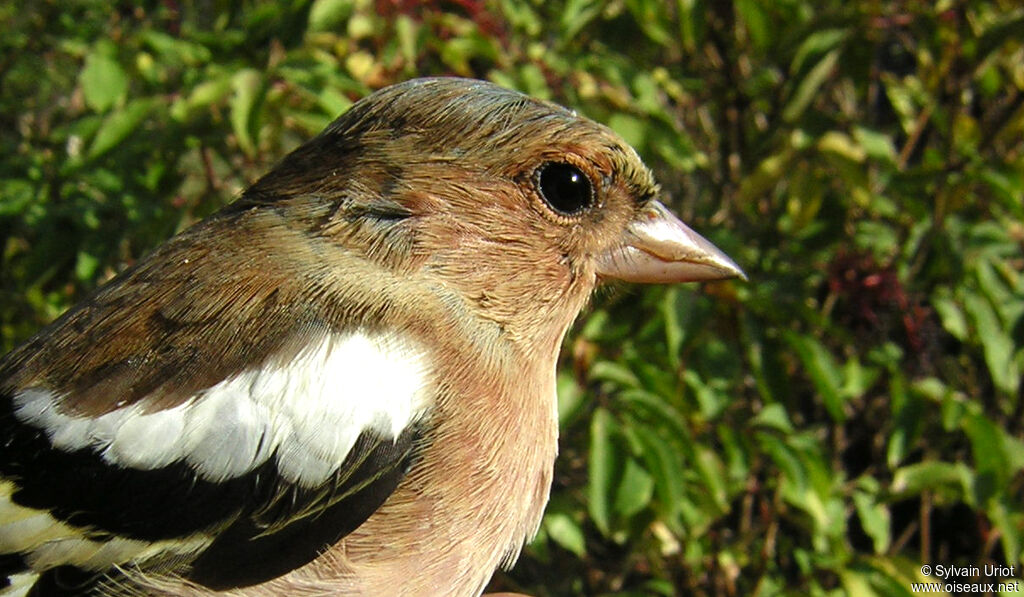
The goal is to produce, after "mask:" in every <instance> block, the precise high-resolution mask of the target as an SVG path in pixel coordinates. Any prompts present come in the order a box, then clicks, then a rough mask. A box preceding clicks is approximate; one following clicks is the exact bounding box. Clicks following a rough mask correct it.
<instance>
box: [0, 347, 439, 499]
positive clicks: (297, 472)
mask: <svg viewBox="0 0 1024 597" xmlns="http://www.w3.org/2000/svg"><path fill="white" fill-rule="evenodd" d="M269 361H270V363H274V359H269ZM429 365H430V363H429V361H428V359H427V355H426V353H425V352H424V351H423V350H421V349H420V348H418V347H417V346H415V345H414V344H413V343H412V342H411V341H410V340H408V339H406V338H401V337H398V336H396V335H392V334H385V335H370V334H366V333H354V334H345V335H339V334H333V335H332V334H327V335H324V336H323V337H321V338H318V339H314V340H313V341H311V342H310V344H309V346H308V347H307V348H305V349H304V350H303V351H301V352H300V353H299V354H298V356H296V357H295V358H294V359H292V360H291V361H289V362H287V363H283V364H265V365H263V366H262V367H259V368H253V369H247V370H245V371H242V372H241V373H239V374H237V375H235V376H233V377H230V378H228V379H225V380H224V381H222V382H220V383H218V384H217V385H215V386H212V387H210V388H207V389H206V390H203V391H202V392H199V393H197V394H196V395H195V396H193V397H192V398H191V399H189V400H188V401H186V402H184V403H182V404H181V405H179V406H177V407H175V408H170V409H166V410H161V411H156V412H146V404H145V403H146V401H145V400H142V401H140V402H139V403H136V404H133V405H131V406H128V407H125V408H121V409H118V410H115V411H111V412H109V413H107V414H105V415H102V416H99V417H81V416H75V415H68V414H65V413H64V412H61V409H60V406H59V405H60V398H59V397H58V396H55V395H54V394H53V393H51V392H50V391H49V390H45V389H42V388H28V389H25V390H22V391H20V392H19V393H18V394H17V395H16V396H15V400H14V403H15V415H16V416H17V418H18V419H19V420H20V421H21V422H22V423H26V424H29V425H32V426H34V427H37V428H41V429H44V430H45V431H46V432H47V434H48V436H49V438H50V441H51V443H52V444H53V445H54V447H56V448H59V449H63V450H68V451H71V450H78V449H82V448H87V447H88V448H92V449H93V450H96V451H97V452H99V453H102V454H103V458H104V459H105V460H106V461H107V462H109V463H110V464H113V465H119V466H124V467H129V468H135V469H143V470H149V469H157V468H161V467H164V466H167V465H169V464H172V463H174V462H178V461H185V462H188V463H189V464H190V465H191V466H192V467H193V468H194V469H195V470H196V471H197V473H198V474H199V476H200V477H202V478H204V479H206V480H209V481H214V482H218V481H223V480H225V479H230V478H234V477H238V476H240V475H243V474H245V473H248V472H250V471H252V470H253V469H254V468H256V467H257V466H259V465H261V464H263V463H264V462H266V461H267V460H268V459H269V458H271V456H273V457H274V458H275V461H276V465H277V468H278V470H279V471H280V473H281V475H282V476H283V477H284V478H285V479H286V480H288V481H291V482H294V483H298V484H300V485H303V486H306V487H313V486H316V485H319V484H321V483H323V482H324V481H326V480H327V479H328V478H329V477H330V476H331V475H332V474H333V473H334V471H335V470H337V468H338V467H339V466H340V465H341V463H342V462H343V461H344V460H345V457H346V455H348V453H349V451H350V450H351V449H352V446H353V445H354V444H355V442H356V439H357V438H358V437H359V435H360V434H361V433H363V432H364V431H372V432H374V433H376V434H377V435H379V436H381V437H385V438H390V439H395V438H397V437H398V436H399V435H400V434H401V433H402V431H403V430H404V429H406V428H407V427H409V426H410V425H411V424H413V423H415V422H416V421H417V420H418V419H420V418H421V417H422V416H423V415H424V414H425V413H426V411H427V410H428V409H429V408H430V406H431V405H432V392H431V391H430V387H429V386H430V380H429Z"/></svg>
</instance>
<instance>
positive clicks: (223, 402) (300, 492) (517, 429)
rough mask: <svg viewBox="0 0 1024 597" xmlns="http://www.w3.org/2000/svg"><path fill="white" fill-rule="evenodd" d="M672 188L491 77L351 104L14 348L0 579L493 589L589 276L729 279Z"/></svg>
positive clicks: (15, 582) (0, 368)
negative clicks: (675, 210) (210, 211)
mask: <svg viewBox="0 0 1024 597" xmlns="http://www.w3.org/2000/svg"><path fill="white" fill-rule="evenodd" d="M658 194H659V191H658V187H657V186H656V184H655V182H654V180H653V177H652V176H651V173H650V172H649V170H648V169H647V168H646V167H645V166H644V165H643V163H642V162H641V161H640V158H639V157H638V156H637V154H636V152H635V151H633V149H632V148H630V147H629V146H628V145H626V144H625V143H624V142H623V141H622V139H620V138H619V137H618V136H617V135H616V134H614V133H613V132H612V131H611V130H610V129H608V128H606V127H604V126H602V125H600V124H597V123H595V122H592V121H590V120H588V119H586V118H583V117H580V116H578V115H577V114H576V113H574V112H572V111H569V110H566V109H564V108H562V107H559V106H557V105H554V104H551V103H548V102H543V101H540V100H536V99H533V98H530V97H528V96H525V95H522V94H520V93H517V92H514V91H510V90H507V89H503V88H500V87H497V86H495V85H492V84H490V83H486V82H483V81H475V80H466V79H457V78H432V79H416V80H412V81H408V82H405V83H402V84H399V85H395V86H392V87H388V88H386V89H383V90H381V91H378V92H376V93H374V94H372V95H370V96H368V97H366V98H365V99H363V100H361V101H359V102H357V103H356V104H355V105H354V106H353V107H352V108H351V109H350V110H349V111H348V112H346V113H345V114H344V115H342V116H341V117H340V118H339V119H338V120H336V121H335V122H334V123H333V124H331V125H330V126H329V127H328V128H327V129H326V130H325V131H324V132H323V133H321V134H320V135H318V136H317V137H315V138H314V139H312V140H310V141H309V142H307V143H306V144H304V145H302V146H301V147H299V148H298V149H296V150H295V151H294V152H292V153H291V154H289V155H288V156H286V157H285V158H284V159H283V160H282V161H281V162H280V163H279V164H278V165H277V166H276V167H274V168H273V169H272V170H271V171H270V172H269V173H268V174H266V175H265V176H264V177H263V178H261V179H260V180H259V181H257V182H256V183H255V184H254V185H253V186H252V187H250V188H249V189H248V190H247V191H245V192H244V193H243V194H242V196H241V197H240V198H239V199H238V200H237V201H235V202H234V203H232V204H230V205H228V206H226V207H225V208H223V209H222V210H220V211H219V212H217V213H215V214H214V215H212V216H210V217H208V218H207V219H205V220H203V221H202V222H199V223H198V224H196V225H194V226H192V227H190V228H188V229H187V230H185V231H183V232H181V233H180V234H178V235H177V236H175V237H173V238H171V239H170V240H168V241H167V242H166V243H165V244H163V245H161V246H160V247H157V248H156V249H155V250H154V251H153V252H152V253H151V254H149V255H148V256H146V257H145V258H143V259H141V260H139V261H138V262H137V263H135V264H134V265H133V266H132V267H131V268H129V269H127V270H126V271H124V272H123V273H121V274H120V275H119V276H117V277H116V278H114V279H113V280H111V281H110V282H108V283H106V284H105V285H103V286H102V287H100V288H99V289H98V290H96V291H95V292H94V293H93V294H92V295H91V296H90V297H88V298H87V299H86V300H84V301H83V302H81V303H80V304H78V305H77V306H75V307H74V308H72V309H71V310H69V311H68V312H67V313H65V314H64V315H63V316H61V317H60V318H59V319H57V320H56V321H54V322H53V323H52V324H50V325H49V326H47V327H46V328H44V329H43V330H41V331H40V332H39V333H38V334H36V335H35V336H34V337H32V338H31V339H29V340H28V341H27V342H25V343H24V344H22V345H21V346H19V347H18V348H16V349H15V350H14V351H12V352H11V353H9V354H7V355H6V356H5V357H3V359H2V360H0V437H2V438H3V441H2V442H0V573H2V575H0V595H19V594H32V595H205V594H211V593H215V592H227V593H228V594H231V595H266V596H271V595H273V596H277V595H291V594H302V595H307V594H308V595H314V594H331V595H363V594H381V593H382V592H384V593H387V594H389V595H417V596H419V595H477V594H479V593H480V592H482V591H483V589H484V587H485V585H486V583H487V582H488V579H489V578H490V576H491V574H492V573H493V571H494V570H495V569H496V568H497V567H498V566H501V565H506V566H508V565H511V564H512V563H513V562H514V561H515V559H516V557H517V555H518V553H519V551H520V549H521V548H522V546H523V544H524V542H525V541H527V540H528V539H529V538H530V537H532V536H533V534H534V533H535V532H536V530H537V527H538V525H539V523H540V519H541V515H542V512H543V509H544V506H545V503H546V502H547V498H548V492H549V489H550V485H551V476H552V470H553V461H554V458H555V453H556V449H557V435H558V426H557V420H556V415H555V365H556V361H557V357H558V349H559V346H560V344H561V341H562V338H563V337H564V335H565V333H566V330H567V329H568V327H569V325H570V324H571V323H572V321H573V319H574V318H575V317H576V316H577V315H578V314H579V312H580V310H581V309H582V308H583V306H584V304H585V302H586V301H587V299H588V297H589V295H590V294H591V291H592V290H593V289H594V287H595V285H597V284H598V283H599V281H600V280H603V279H621V280H627V281H633V282H661V283H675V282H687V281H698V280H710V279H719V278H729V277H736V276H740V277H742V275H743V274H742V272H741V271H740V269H739V268H738V267H737V266H736V265H735V264H734V263H733V262H732V261H731V260H730V259H729V258H728V257H726V256H725V254H723V253H722V252H721V251H719V250H718V249H716V248H715V247H714V246H712V245H711V244H710V243H709V242H707V241H706V240H704V239H703V238H701V237H700V236H699V235H697V234H696V233H694V232H693V231H692V230H690V229H689V228H687V227H686V226H685V225H684V224H683V223H682V222H680V221H679V220H678V219H676V218H675V216H673V215H672V214H671V213H669V212H668V211H667V210H666V209H665V208H664V207H663V206H662V205H661V204H660V203H659V202H658V200H657V197H658ZM4 579H6V580H4ZM33 587H34V588H33Z"/></svg>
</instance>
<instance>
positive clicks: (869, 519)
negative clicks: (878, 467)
mask: <svg viewBox="0 0 1024 597" xmlns="http://www.w3.org/2000/svg"><path fill="white" fill-rule="evenodd" d="M871 484H872V485H874V486H877V481H874V479H872V480H871ZM853 504H854V507H855V508H856V510H857V517H858V518H860V525H861V528H863V529H864V533H865V534H866V535H867V536H868V537H871V542H872V544H873V545H874V549H875V553H876V554H884V553H885V552H886V551H888V550H889V541H890V515H889V508H888V507H887V506H886V505H885V504H882V503H879V502H878V495H877V491H873V492H871V493H868V492H865V491H855V492H854V494H853Z"/></svg>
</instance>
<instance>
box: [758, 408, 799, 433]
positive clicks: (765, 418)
mask: <svg viewBox="0 0 1024 597" xmlns="http://www.w3.org/2000/svg"><path fill="white" fill-rule="evenodd" d="M750 424H751V425H754V426H758V427H766V428H768V429H775V430H777V431H780V432H782V433H792V432H793V424H792V423H791V422H790V421H789V414H788V413H787V412H786V409H785V407H783V406H782V405H781V404H768V405H765V407H764V408H762V409H761V411H760V412H758V413H757V414H756V415H754V418H753V419H751V420H750Z"/></svg>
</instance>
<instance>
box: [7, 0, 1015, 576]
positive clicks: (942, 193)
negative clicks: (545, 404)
mask: <svg viewBox="0 0 1024 597" xmlns="http://www.w3.org/2000/svg"><path fill="white" fill-rule="evenodd" d="M0 31H2V32H3V35H0V156H2V157H0V234H2V239H3V244H2V251H3V253H2V270H0V278H2V285H0V288H2V295H0V342H2V345H3V346H2V348H3V349H4V350H8V349H10V348H11V347H12V346H14V345H15V344H16V343H17V342H19V341H21V340H23V339H25V338H26V337H27V336H28V335H30V334H31V333H32V332H33V331H34V330H36V329H37V328H38V327H39V326H41V325H42V324H44V323H45V322H47V321H49V320H51V319H52V318H54V317H55V316H56V315H57V314H59V313H60V312H61V311H62V310H64V309H65V308H67V307H68V306H69V305H70V304H72V303H73V302H74V301H76V300H78V299H80V298H81V297H82V296H83V295H84V293H86V292H88V291H89V290H90V289H92V288H94V287H95V286H96V285H97V284H98V283H100V282H101V281H102V280H104V279H106V278H108V277H109V276H111V275H112V274H113V273H114V272H116V271H117V270H118V269H120V268H122V267H123V266H124V265H125V264H127V263H130V262H131V261H132V260H133V259H135V258H137V257H138V256H139V255H141V254H143V253H144V252H145V251H146V250H147V249H149V248H151V247H153V246H155V245H156V244H158V243H159V242H161V241H162V240H163V239H165V238H167V237H168V236H169V235H171V234H172V233H173V232H174V231H176V230H178V229H180V228H182V227H183V226H186V225H188V224H189V223H191V222H193V221H195V220H196V219H198V218H201V217H202V216H204V215H206V214H208V213H210V212H211V211H213V210H215V209H216V208H218V207H219V206H220V205H222V204H224V203H225V202H227V201H230V200H231V199H232V198H233V197H234V196H236V195H237V193H238V192H239V191H240V190H241V189H242V188H244V187H245V186H246V185H247V184H248V183H250V182H252V181H253V180H254V179H255V178H256V177H257V176H258V175H259V174H260V173H261V172H263V171H265V170H266V169H267V168H268V166H269V165H270V164H272V163H273V162H274V161H275V160H277V159H278V158H279V157H280V156H282V155H283V154H284V153H285V152H287V151H288V150H289V149H291V148H293V147H295V146H296V145H297V144H298V143H300V142H301V141H302V140H304V139H307V138H309V137H310V136H312V135H313V134H315V133H316V132H318V131H319V130H320V129H321V128H322V127H324V126H325V125H326V124H327V123H328V122H329V121H331V120H332V119H333V118H335V117H336V116H337V115H338V114H339V113H341V112H342V111H344V110H345V109H346V108H347V107H348V106H349V105H350V104H351V103H352V101H353V100H355V99H357V98H358V97H360V96H362V95H364V94H366V93H368V92H369V91H371V90H372V89H376V88H379V87H381V86H384V85H387V84H390V83H393V82H396V81H399V80H403V79H406V78H409V77H413V76H421V75H428V74H459V75H463V76H475V77H481V78H487V79H490V80H492V81H495V82H498V83H500V84H502V85H506V86H509V87H514V88H518V89H521V90H523V91H525V92H527V93H530V94H532V95H535V96H538V97H543V98H550V99H553V100H555V101H558V102H560V103H563V104H565V105H568V106H571V107H574V108H576V109H577V110H579V111H580V112H582V113H584V114H586V115H589V116H591V117H592V118H594V119H596V120H599V121H602V122H605V123H607V124H609V125H610V126H611V127H613V128H614V129H616V130H617V131H618V132H620V133H621V134H622V135H623V136H624V137H625V138H626V139H627V140H628V141H629V142H631V143H632V144H633V145H635V146H636V147H637V149H638V150H639V151H640V153H641V154H642V155H643V156H644V158H645V159H646V160H647V162H648V164H649V165H651V166H652V167H653V168H654V170H655V171H656V173H657V175H658V177H659V179H660V181H661V182H662V185H663V187H664V188H665V190H666V194H667V195H668V196H670V197H671V198H673V200H671V201H670V203H672V204H673V206H674V208H675V209H676V210H677V211H678V212H679V213H681V214H682V216H683V217H684V219H685V220H687V221H688V222H690V223H691V224H693V225H694V227H695V228H696V229H698V230H700V231H702V232H703V233H705V234H706V235H707V236H708V237H709V238H711V239H712V240H713V241H714V242H715V243H716V244H718V245H719V246H720V247H722V248H723V249H725V250H726V251H727V252H729V253H730V254H731V255H732V256H733V257H734V258H735V259H736V261H737V262H739V263H740V264H742V265H744V267H745V268H746V269H747V271H748V273H749V274H750V276H751V282H750V283H748V284H744V283H736V282H726V283H715V284H707V285H704V286H703V287H671V288H649V289H648V288H645V289H639V288H626V287H622V288H615V289H613V290H612V291H611V292H604V293H602V295H601V296H600V297H599V299H598V300H597V301H596V304H595V307H594V308H593V309H592V311H591V312H590V313H589V314H588V316H587V317H585V318H584V319H583V320H582V321H581V323H580V325H579V326H578V327H577V330H576V332H575V333H574V335H573V336H572V337H571V338H570V339H569V340H568V341H567V345H566V350H565V363H564V365H565V366H564V367H563V370H562V373H561V374H560V378H559V388H560V413H561V416H562V422H563V436H564V440H563V443H562V455H561V458H560V460H559V464H558V474H557V479H556V487H555V490H554V493H553V496H552V502H551V506H550V508H549V510H548V514H547V516H546V518H545V523H544V525H543V528H542V532H541V535H540V537H539V538H538V539H537V540H536V541H535V542H534V543H533V544H532V545H531V546H530V548H529V549H528V551H527V552H526V554H524V556H523V557H522V558H521V559H520V562H519V564H518V565H517V567H516V568H515V570H514V571H513V572H511V573H508V574H499V575H498V576H497V577H496V579H495V581H494V583H493V588H504V589H515V590H522V591H528V592H531V593H533V594H535V595H538V596H548V595H600V594H610V593H615V594H626V595H673V594H693V595H744V596H745V595H757V596H769V595H852V596H862V595H863V596H867V595H910V594H911V593H910V582H911V581H916V580H925V578H924V577H923V576H921V574H920V572H919V568H920V565H921V564H922V563H927V564H943V565H964V566H966V565H974V566H979V567H980V566H983V565H984V564H986V563H998V564H1014V565H1017V566H1018V568H1017V569H1018V570H1019V569H1020V564H1021V562H1022V559H1021V556H1022V550H1024V500H1022V497H1024V496H1022V485H1024V475H1022V472H1021V469H1022V466H1024V433H1022V422H1024V419H1022V415H1024V390H1022V385H1021V377H1022V369H1024V275H1022V270H1024V267H1022V266H1024V251H1022V247H1024V207H1022V197H1024V44H1022V41H1021V40H1022V39H1024V9H1022V8H1021V7H1020V6H1019V3H1017V2H1016V1H1015V0H995V1H987V0H986V1H982V0H960V1H956V0H953V1H950V0H946V1H940V2H938V3H934V4H933V3H925V2H902V1H898V0H860V1H853V2H840V1H838V0H828V1H824V2H812V1H811V0H773V1H768V2H755V1H753V0H734V1H732V2H708V1H706V0H676V1H671V2H666V1H661V0H565V1H543V0H493V1H488V2H484V1H480V0H452V1H447V2H445V1H440V0H434V1H428V2H411V1H406V0H377V1H375V2H374V1H368V0H291V1H285V2H270V1H262V0H261V1H251V0H250V1H243V0H234V1H230V2H229V1H226V0H192V1H180V2H178V1H173V0H167V1H164V2H148V3H145V2H144V3H139V4H136V3H109V2H100V1H92V0H77V1H72V2H57V1H56V0H40V1H38V2H33V3H22V2H16V1H11V0H2V1H0ZM962 580H963V579H962ZM981 580H985V579H981ZM996 580H998V579H988V581H990V582H993V581H996Z"/></svg>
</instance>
